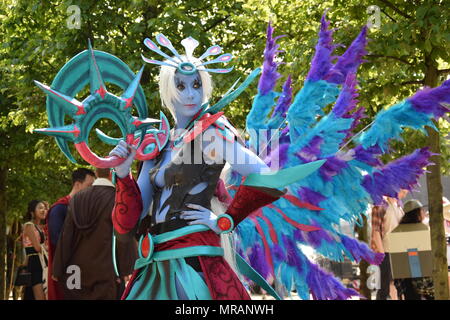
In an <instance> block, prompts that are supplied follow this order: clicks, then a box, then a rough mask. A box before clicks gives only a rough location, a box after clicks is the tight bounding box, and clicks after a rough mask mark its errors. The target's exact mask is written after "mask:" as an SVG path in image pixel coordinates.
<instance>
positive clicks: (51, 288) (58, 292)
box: [45, 195, 70, 300]
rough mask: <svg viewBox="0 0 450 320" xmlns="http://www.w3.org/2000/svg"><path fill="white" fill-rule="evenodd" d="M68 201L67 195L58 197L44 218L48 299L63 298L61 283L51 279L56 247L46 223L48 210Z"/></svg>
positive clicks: (66, 203)
mask: <svg viewBox="0 0 450 320" xmlns="http://www.w3.org/2000/svg"><path fill="white" fill-rule="evenodd" d="M69 201H70V196H69V195H67V196H65V197H62V198H61V199H58V200H57V201H56V202H55V203H54V204H52V206H51V207H50V210H49V211H48V214H47V217H46V219H45V232H46V238H47V240H46V241H47V246H48V277H47V293H48V300H63V299H64V294H63V289H62V287H61V285H60V284H59V283H58V282H56V281H53V279H52V273H53V272H52V271H53V256H54V254H55V250H56V248H54V247H53V245H52V242H51V241H50V230H49V225H48V217H49V216H50V211H51V210H52V209H53V207H55V206H56V205H58V204H63V205H66V206H67V205H68V204H69Z"/></svg>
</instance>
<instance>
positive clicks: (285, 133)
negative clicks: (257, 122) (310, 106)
mask: <svg viewBox="0 0 450 320" xmlns="http://www.w3.org/2000/svg"><path fill="white" fill-rule="evenodd" d="M279 143H280V144H282V143H289V144H290V143H291V138H290V137H289V125H287V126H286V127H285V128H284V129H283V130H281V134H280V140H279Z"/></svg>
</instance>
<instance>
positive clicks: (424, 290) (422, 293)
mask: <svg viewBox="0 0 450 320" xmlns="http://www.w3.org/2000/svg"><path fill="white" fill-rule="evenodd" d="M424 207H425V206H424V205H423V204H422V203H421V202H420V201H419V200H416V199H412V200H408V201H406V202H405V203H404V205H403V211H404V212H405V215H404V216H403V218H402V219H401V220H400V224H399V226H398V227H397V228H395V229H394V230H393V232H402V231H407V230H408V226H409V225H410V224H416V226H415V228H414V230H416V231H420V230H429V227H428V226H427V225H425V224H424V223H423V220H424V219H425V214H426V212H425V209H424ZM394 285H395V287H396V289H397V293H398V297H399V298H401V299H403V300H434V288H433V280H432V278H431V277H420V278H404V279H395V280H394Z"/></svg>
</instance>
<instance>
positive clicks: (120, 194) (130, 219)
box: [112, 174, 142, 234]
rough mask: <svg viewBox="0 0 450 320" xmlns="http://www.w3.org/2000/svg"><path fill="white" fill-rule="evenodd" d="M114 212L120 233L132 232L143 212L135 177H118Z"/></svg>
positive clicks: (113, 217) (115, 225) (114, 219)
mask: <svg viewBox="0 0 450 320" xmlns="http://www.w3.org/2000/svg"><path fill="white" fill-rule="evenodd" d="M115 202H116V203H115V205H114V208H113V212H112V221H113V226H114V229H115V230H116V231H117V232H118V233H120V234H124V233H128V232H130V231H131V230H132V229H133V228H134V227H135V226H136V224H137V222H138V221H139V217H140V215H141V212H142V197H141V192H140V190H139V187H138V185H137V183H136V181H134V180H133V177H132V176H131V174H130V175H128V176H127V177H125V178H119V177H118V178H117V181H116V201H115Z"/></svg>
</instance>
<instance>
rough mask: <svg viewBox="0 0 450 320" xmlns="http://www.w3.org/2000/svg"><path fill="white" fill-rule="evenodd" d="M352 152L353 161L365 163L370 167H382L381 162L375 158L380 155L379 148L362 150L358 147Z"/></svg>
mask: <svg viewBox="0 0 450 320" xmlns="http://www.w3.org/2000/svg"><path fill="white" fill-rule="evenodd" d="M353 150H354V151H355V160H358V161H361V162H364V163H367V164H368V165H370V166H372V167H379V166H381V165H382V162H381V161H380V160H379V159H378V158H377V156H378V155H380V154H381V153H382V152H381V149H380V147H379V146H377V145H375V146H373V147H370V148H367V149H364V147H363V146H361V145H359V146H357V147H355V148H354V149H353Z"/></svg>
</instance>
